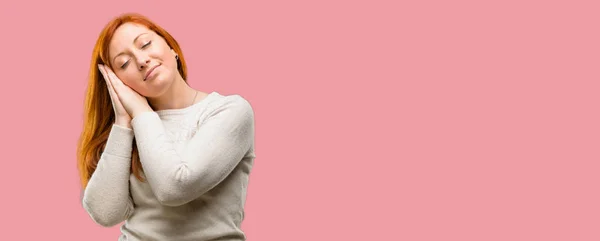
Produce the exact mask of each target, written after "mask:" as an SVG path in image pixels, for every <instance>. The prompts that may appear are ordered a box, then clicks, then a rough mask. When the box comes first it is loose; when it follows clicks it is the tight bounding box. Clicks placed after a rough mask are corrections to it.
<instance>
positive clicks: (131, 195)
mask: <svg viewBox="0 0 600 241" xmlns="http://www.w3.org/2000/svg"><path fill="white" fill-rule="evenodd" d="M186 73H187V69H186V64H185V60H184V58H183V54H182V52H181V49H180V47H179V45H178V44H177V41H175V39H174V38H173V37H172V36H171V35H170V34H169V33H168V32H167V31H165V30H164V29H163V28H161V27H160V26H158V25H156V24H155V23H153V22H152V21H150V20H149V19H147V18H145V17H144V16H142V15H139V14H123V15H121V16H118V17H117V18H115V19H113V20H112V21H110V22H109V23H108V25H107V26H106V27H105V28H104V29H103V30H102V32H101V34H100V36H99V38H98V40H97V43H96V46H95V48H94V51H93V55H92V63H91V70H90V76H89V83H88V89H87V95H86V100H85V121H84V126H83V132H82V134H81V139H80V143H79V146H78V167H79V171H80V175H81V180H82V187H83V188H82V205H83V207H84V208H85V210H86V211H87V213H88V214H89V216H90V217H91V219H92V220H94V221H95V222H96V223H98V224H100V225H102V226H106V227H110V226H114V225H117V224H119V223H121V222H123V221H125V222H124V224H123V225H122V226H121V227H120V230H121V235H120V237H119V240H190V241H191V240H193V241H201V240H245V239H246V238H245V234H244V232H243V231H242V230H241V228H240V227H241V223H242V220H243V219H244V204H245V200H246V190H247V184H248V176H249V173H250V170H251V167H252V165H253V162H254V158H255V155H254V112H253V109H252V107H251V105H250V104H249V102H248V101H247V100H245V99H244V98H242V97H241V96H239V95H221V94H219V93H217V92H202V91H199V90H196V89H194V88H192V87H190V86H189V85H188V84H187V80H186Z"/></svg>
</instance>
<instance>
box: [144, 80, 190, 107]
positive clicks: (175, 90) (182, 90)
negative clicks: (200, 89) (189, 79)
mask: <svg viewBox="0 0 600 241" xmlns="http://www.w3.org/2000/svg"><path fill="white" fill-rule="evenodd" d="M196 94H197V91H196V90H195V89H193V88H192V87H190V86H189V85H188V83H186V82H185V81H184V80H183V78H181V76H179V75H177V77H176V78H175V80H174V81H173V84H171V87H169V89H168V90H167V91H166V92H165V93H163V94H162V95H160V96H158V97H150V98H147V99H148V104H150V106H151V107H152V109H153V110H154V111H158V110H167V109H181V108H185V107H188V106H190V105H192V104H193V103H194V100H195V98H194V97H195V96H196Z"/></svg>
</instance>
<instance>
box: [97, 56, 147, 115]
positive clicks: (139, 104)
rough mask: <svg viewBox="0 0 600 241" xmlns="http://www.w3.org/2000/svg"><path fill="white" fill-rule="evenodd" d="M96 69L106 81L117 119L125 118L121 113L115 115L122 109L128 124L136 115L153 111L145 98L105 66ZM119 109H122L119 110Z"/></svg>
mask: <svg viewBox="0 0 600 241" xmlns="http://www.w3.org/2000/svg"><path fill="white" fill-rule="evenodd" d="M98 68H99V69H100V72H101V73H102V74H103V75H104V79H105V80H107V81H106V82H107V84H108V87H109V92H110V94H111V99H112V100H113V107H115V106H116V107H115V114H116V115H117V117H119V116H121V118H125V117H123V114H122V113H117V111H119V112H122V109H124V110H125V111H126V113H127V114H128V115H129V117H130V119H129V122H131V119H133V118H135V117H136V116H137V115H138V114H140V113H142V112H147V111H153V110H152V108H150V105H149V104H148V100H147V99H146V97H144V96H142V95H140V94H138V93H137V92H136V91H134V90H133V89H131V88H130V87H129V86H127V85H125V84H124V83H123V81H121V79H119V78H118V77H117V75H115V73H114V72H113V71H112V70H111V69H110V68H108V67H106V66H105V65H98ZM121 107H123V108H122V109H121ZM129 122H128V123H129Z"/></svg>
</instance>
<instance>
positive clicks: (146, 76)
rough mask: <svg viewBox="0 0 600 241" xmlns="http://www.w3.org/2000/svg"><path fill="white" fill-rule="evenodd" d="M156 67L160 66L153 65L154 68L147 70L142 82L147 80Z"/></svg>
mask: <svg viewBox="0 0 600 241" xmlns="http://www.w3.org/2000/svg"><path fill="white" fill-rule="evenodd" d="M158 66H160V64H157V65H155V66H154V67H152V68H150V69H149V70H148V72H146V75H145V76H144V81H146V80H147V79H148V76H150V74H152V72H153V71H154V69H156V68H157V67H158Z"/></svg>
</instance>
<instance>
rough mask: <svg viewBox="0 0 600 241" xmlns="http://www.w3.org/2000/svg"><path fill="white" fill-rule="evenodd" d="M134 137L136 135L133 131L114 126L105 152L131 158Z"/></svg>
mask: <svg viewBox="0 0 600 241" xmlns="http://www.w3.org/2000/svg"><path fill="white" fill-rule="evenodd" d="M133 137H134V134H133V130H132V129H129V128H126V127H123V126H120V125H116V124H113V125H112V128H111V130H110V134H109V136H108V140H107V142H106V147H105V148H104V152H106V153H108V154H111V155H114V156H120V157H124V158H131V151H132V150H133Z"/></svg>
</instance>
